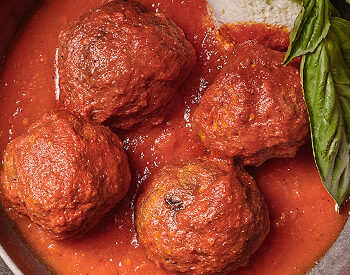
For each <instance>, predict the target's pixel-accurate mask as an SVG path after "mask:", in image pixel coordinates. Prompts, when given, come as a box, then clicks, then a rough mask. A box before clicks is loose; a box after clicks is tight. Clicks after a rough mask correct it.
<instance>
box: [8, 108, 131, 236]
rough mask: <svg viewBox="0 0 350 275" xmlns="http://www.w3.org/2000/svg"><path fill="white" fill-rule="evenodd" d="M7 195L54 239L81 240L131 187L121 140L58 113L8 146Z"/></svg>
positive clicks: (95, 125) (16, 206)
mask: <svg viewBox="0 0 350 275" xmlns="http://www.w3.org/2000/svg"><path fill="white" fill-rule="evenodd" d="M1 182H2V191H3V193H4V195H5V197H6V198H7V199H8V200H10V202H12V204H13V205H14V208H15V210H17V211H18V212H20V213H22V214H25V215H28V216H29V218H30V219H31V220H32V221H33V222H34V223H36V224H38V225H39V226H41V227H42V228H43V229H44V230H46V231H47V233H48V235H49V236H51V237H52V238H54V239H66V238H71V237H80V236H81V235H83V234H84V233H85V232H86V231H88V230H89V229H91V228H92V227H93V226H95V225H96V224H97V223H98V222H99V221H100V220H101V217H102V216H103V215H104V214H105V213H106V212H107V211H109V210H110V209H111V208H112V207H114V206H115V205H116V204H117V203H118V202H119V201H120V200H121V199H122V198H123V196H124V195H125V193H126V192H127V190H128V188H129V183H130V172H129V165H128V161H127V157H126V154H125V152H124V151H123V147H122V143H121V141H120V139H119V138H118V137H117V136H116V135H115V134H113V133H112V132H111V131H110V130H109V129H108V128H107V127H105V126H101V125H98V124H95V123H93V122H89V121H87V120H85V119H84V118H82V117H80V116H77V115H73V114H71V113H67V112H66V111H63V110H60V111H53V112H50V113H48V114H45V115H44V116H43V117H42V118H41V119H40V120H38V121H37V122H36V123H34V124H33V125H32V126H31V127H30V128H29V131H28V133H27V134H24V135H21V136H19V137H17V138H16V139H14V140H13V141H12V142H11V143H10V144H9V145H8V146H7V148H6V153H5V157H4V167H3V172H2V175H1Z"/></svg>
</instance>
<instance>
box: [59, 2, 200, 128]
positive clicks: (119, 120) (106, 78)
mask: <svg viewBox="0 0 350 275" xmlns="http://www.w3.org/2000/svg"><path fill="white" fill-rule="evenodd" d="M58 48H59V59H58V69H59V77H60V79H59V80H60V81H59V82H60V90H61V91H60V92H61V94H60V101H61V102H63V104H64V105H66V106H68V107H69V108H70V109H72V110H75V111H78V112H79V113H81V114H83V115H89V116H91V117H92V118H93V120H95V121H97V122H103V121H105V120H107V119H108V122H107V123H108V124H110V125H112V127H114V128H123V129H130V128H131V127H132V126H133V125H135V124H137V123H140V122H143V124H149V125H151V124H158V123H160V122H162V121H163V119H164V112H165V110H166V109H167V105H168V104H169V102H170V100H171V98H172V97H173V96H174V94H175V92H176V90H177V88H178V86H179V85H180V84H181V83H182V82H183V81H184V80H185V79H186V78H187V76H188V74H189V73H190V70H191V69H192V66H193V64H194V62H195V51H194V49H193V47H192V45H191V44H190V43H189V42H188V41H187V40H186V39H185V35H184V33H183V31H182V30H181V29H180V28H179V27H178V26H176V25H175V23H173V22H172V21H171V20H170V19H169V18H167V17H166V16H165V15H164V14H163V13H155V12H152V11H148V10H147V9H145V8H144V7H143V6H142V5H141V4H139V3H137V2H135V1H114V2H111V3H108V4H106V5H104V6H102V7H101V8H99V9H96V10H93V11H91V12H90V13H88V14H86V15H84V16H82V17H81V18H79V19H78V20H77V21H76V22H74V23H73V24H72V25H70V26H69V28H68V29H66V30H65V31H63V32H62V33H61V34H60V37H59V45H58Z"/></svg>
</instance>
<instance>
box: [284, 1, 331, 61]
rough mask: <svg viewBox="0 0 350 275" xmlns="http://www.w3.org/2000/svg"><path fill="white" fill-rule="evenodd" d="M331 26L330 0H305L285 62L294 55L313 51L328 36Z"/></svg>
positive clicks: (291, 35) (292, 34)
mask: <svg viewBox="0 0 350 275" xmlns="http://www.w3.org/2000/svg"><path fill="white" fill-rule="evenodd" d="M329 27H330V22H329V2H328V0H303V8H302V10H301V12H300V13H299V15H298V17H297V18H296V20H295V22H294V28H293V30H292V31H291V33H290V38H289V39H290V44H289V47H288V50H287V53H286V55H285V59H284V62H283V63H284V64H288V63H289V62H290V61H291V60H292V59H293V58H294V57H297V56H300V55H303V54H306V53H310V52H313V51H314V50H315V49H316V47H317V46H318V45H319V44H320V43H321V41H322V39H323V38H325V37H326V35H327V33H328V30H329Z"/></svg>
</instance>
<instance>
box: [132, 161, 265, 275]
mask: <svg viewBox="0 0 350 275" xmlns="http://www.w3.org/2000/svg"><path fill="white" fill-rule="evenodd" d="M136 211H137V212H136V229H137V233H138V236H139V242H140V243H141V244H142V245H143V246H144V247H145V249H146V253H147V255H148V257H149V258H150V259H152V260H153V261H154V262H155V263H156V264H157V265H160V266H163V267H164V268H166V269H168V270H170V271H179V272H189V271H191V272H194V273H196V274H210V273H215V272H226V271H231V270H235V269H237V268H238V267H240V266H244V265H246V264H247V263H248V261H249V258H250V256H251V255H252V254H253V253H254V252H255V251H256V250H257V249H258V248H259V247H260V245H261V244H262V242H263V241H264V239H265V237H266V235H267V234H268V232H269V229H270V222H269V214H268V209H267V206H266V204H265V202H264V199H263V197H262V195H261V194H260V192H259V190H258V188H257V186H256V185H255V182H254V180H253V178H252V177H250V176H249V175H248V174H247V173H246V172H245V171H243V170H242V169H241V168H239V167H235V166H232V165H230V164H229V163H228V162H224V161H222V160H215V159H197V160H194V161H192V162H190V163H187V164H181V165H177V166H167V167H165V168H163V169H161V170H160V171H159V173H157V174H156V175H155V176H154V178H153V180H152V183H151V185H150V186H149V187H148V188H147V189H146V191H145V192H144V193H143V194H142V195H141V196H140V198H139V200H138V203H137V210H136Z"/></svg>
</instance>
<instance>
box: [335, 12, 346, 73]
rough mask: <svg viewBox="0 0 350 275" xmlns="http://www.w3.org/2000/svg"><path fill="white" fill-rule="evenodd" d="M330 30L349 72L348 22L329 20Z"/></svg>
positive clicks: (336, 18)
mask: <svg viewBox="0 0 350 275" xmlns="http://www.w3.org/2000/svg"><path fill="white" fill-rule="evenodd" d="M331 29H332V31H333V32H334V34H335V35H336V37H337V39H338V43H339V46H340V48H341V52H342V55H343V58H344V61H345V63H346V66H347V68H348V70H349V71H350V22H349V21H346V20H344V19H342V18H339V17H334V18H332V19H331Z"/></svg>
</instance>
